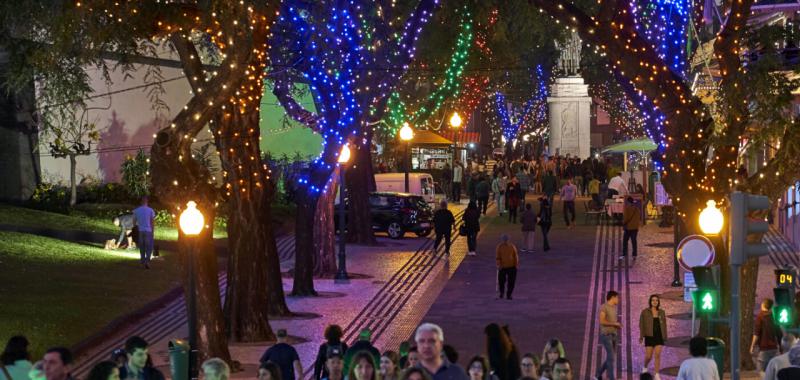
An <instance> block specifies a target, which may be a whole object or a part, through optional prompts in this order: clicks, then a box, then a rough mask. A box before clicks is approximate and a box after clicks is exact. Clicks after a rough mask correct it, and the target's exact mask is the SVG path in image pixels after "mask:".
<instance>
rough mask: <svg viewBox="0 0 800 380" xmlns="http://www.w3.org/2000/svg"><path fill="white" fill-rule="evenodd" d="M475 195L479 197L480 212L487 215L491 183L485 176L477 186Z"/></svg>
mask: <svg viewBox="0 0 800 380" xmlns="http://www.w3.org/2000/svg"><path fill="white" fill-rule="evenodd" d="M475 195H476V196H477V197H478V210H480V211H481V213H482V214H483V215H486V207H487V206H488V205H489V181H487V180H486V177H485V176H483V175H481V177H480V179H479V180H478V184H477V185H476V186H475Z"/></svg>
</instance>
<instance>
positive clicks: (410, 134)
mask: <svg viewBox="0 0 800 380" xmlns="http://www.w3.org/2000/svg"><path fill="white" fill-rule="evenodd" d="M413 138H414V130H413V129H411V126H409V125H408V123H407V122H404V123H403V127H402V128H400V140H403V141H405V142H406V155H405V159H406V165H405V166H406V191H405V192H406V193H407V192H408V171H409V169H410V168H411V155H410V154H409V151H408V146H409V145H410V144H411V139H413Z"/></svg>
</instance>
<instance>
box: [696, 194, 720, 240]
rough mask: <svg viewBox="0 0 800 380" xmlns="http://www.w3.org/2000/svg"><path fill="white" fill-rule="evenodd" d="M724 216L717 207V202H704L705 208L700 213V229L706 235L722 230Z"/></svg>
mask: <svg viewBox="0 0 800 380" xmlns="http://www.w3.org/2000/svg"><path fill="white" fill-rule="evenodd" d="M724 221H725V218H724V217H723V216H722V211H719V209H718V208H717V202H714V201H708V202H706V208H705V209H704V210H703V211H702V212H701V213H700V230H701V231H703V233H704V234H706V235H716V234H718V233H719V232H720V231H721V230H722V224H723V223H724Z"/></svg>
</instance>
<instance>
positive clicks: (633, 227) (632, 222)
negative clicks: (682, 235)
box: [619, 197, 766, 365]
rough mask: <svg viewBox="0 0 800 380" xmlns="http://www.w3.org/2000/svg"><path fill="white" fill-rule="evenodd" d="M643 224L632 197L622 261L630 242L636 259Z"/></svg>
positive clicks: (624, 212) (626, 215)
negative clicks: (638, 237)
mask: <svg viewBox="0 0 800 380" xmlns="http://www.w3.org/2000/svg"><path fill="white" fill-rule="evenodd" d="M641 224H642V210H640V209H639V206H638V205H637V204H636V202H635V201H634V200H633V198H632V197H628V198H627V199H626V200H625V206H624V208H623V209H622V256H620V257H619V259H620V260H622V259H624V258H625V256H628V241H630V242H631V246H632V247H633V248H632V250H633V258H634V259H635V258H636V253H637V248H638V245H639V244H637V242H636V237H637V236H638V235H639V226H640V225H641ZM765 365H766V364H765Z"/></svg>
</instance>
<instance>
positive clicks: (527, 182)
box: [516, 163, 532, 210]
mask: <svg viewBox="0 0 800 380" xmlns="http://www.w3.org/2000/svg"><path fill="white" fill-rule="evenodd" d="M516 178H517V181H519V208H520V210H522V208H523V207H524V206H525V196H526V195H527V194H528V189H530V188H531V187H532V186H531V177H530V175H529V174H528V165H527V164H525V163H523V164H522V165H520V168H519V170H518V171H517V174H516Z"/></svg>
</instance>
